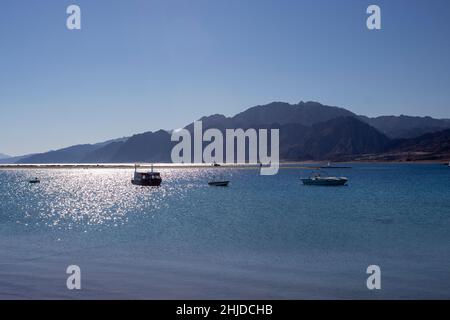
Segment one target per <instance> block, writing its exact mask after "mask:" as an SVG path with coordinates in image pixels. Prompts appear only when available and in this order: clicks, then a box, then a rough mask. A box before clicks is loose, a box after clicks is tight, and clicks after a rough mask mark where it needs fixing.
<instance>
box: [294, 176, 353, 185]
mask: <svg viewBox="0 0 450 320" xmlns="http://www.w3.org/2000/svg"><path fill="white" fill-rule="evenodd" d="M301 180H302V182H303V184H304V185H308V186H344V185H346V184H347V182H348V178H346V177H331V176H324V175H321V174H314V175H312V176H311V177H309V178H302V179H301Z"/></svg>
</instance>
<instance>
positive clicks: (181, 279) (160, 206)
mask: <svg viewBox="0 0 450 320" xmlns="http://www.w3.org/2000/svg"><path fill="white" fill-rule="evenodd" d="M160 171H161V176H162V178H163V183H162V185H161V187H159V188H148V187H139V186H133V185H132V184H131V182H130V179H131V177H132V174H133V171H132V170H127V169H41V170H31V169H30V170H25V169H23V170H3V171H0V298H3V299H23V298H27V299H28V298H31V299H37V298H45V299H46V298H58V299H60V298H62V299H101V298H129V299H135V298H150V299H197V298H198V299H227V298H228V299H304V298H319V299H334V298H339V299H340V298H343V299H353V298H359V299H380V298H400V299H411V298H447V299H448V298H450V168H448V167H446V166H443V165H438V164H356V165H353V167H352V168H351V169H329V170H328V173H329V174H332V175H338V176H346V177H348V178H349V184H348V186H344V187H319V186H304V185H302V183H301V180H300V178H301V177H307V176H309V174H310V172H311V170H304V169H302V168H299V167H297V166H292V167H289V168H282V169H280V171H279V173H278V174H277V175H275V176H261V175H259V172H258V170H255V169H225V168H210V169H206V168H199V169H175V168H174V169H161V170H160ZM217 174H220V175H221V176H222V177H225V178H227V179H229V180H230V181H231V183H230V186H229V187H225V188H224V187H211V186H208V184H207V182H208V181H209V180H210V179H211V178H212V176H213V175H217ZM34 177H39V178H40V179H41V183H40V184H30V183H28V180H29V179H31V178H34ZM69 265H77V266H79V267H80V269H81V285H82V288H81V290H68V289H67V287H66V279H67V277H68V276H69V275H68V274H66V268H67V267H68V266H69ZM369 265H378V266H379V267H380V269H381V290H369V289H368V288H367V285H366V280H367V277H369V275H368V274H367V273H366V269H367V267H368V266H369Z"/></svg>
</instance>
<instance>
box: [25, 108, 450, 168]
mask: <svg viewBox="0 0 450 320" xmlns="http://www.w3.org/2000/svg"><path fill="white" fill-rule="evenodd" d="M200 120H201V121H202V124H203V129H204V130H206V129H208V128H217V129H219V130H221V131H224V130H225V129H228V128H243V129H246V128H255V129H260V128H269V127H270V128H275V127H277V128H279V129H280V157H281V158H282V159H291V160H300V159H301V160H313V159H314V160H321V159H332V160H336V159H341V158H342V159H344V158H347V159H348V158H352V157H355V156H356V155H361V154H371V153H372V154H376V153H378V154H379V153H383V152H388V151H391V152H392V150H393V149H392V148H393V147H394V146H397V147H399V148H400V145H401V143H405V142H400V141H403V140H404V139H413V138H418V137H421V136H422V135H423V134H422V133H424V134H427V133H430V132H436V131H439V130H440V129H446V128H450V121H447V120H448V119H434V118H431V117H411V116H405V115H401V116H399V117H396V116H380V117H376V118H369V117H365V116H361V115H356V114H355V113H353V112H351V111H349V110H347V109H344V108H340V107H335V106H327V105H323V104H321V103H319V102H314V101H307V102H303V101H300V102H299V103H298V104H289V103H286V102H272V103H269V104H266V105H258V106H254V107H251V108H248V109H246V110H244V111H242V112H240V113H237V114H236V115H234V116H231V117H226V116H224V115H222V114H213V115H210V116H204V117H202V118H200ZM185 128H186V129H188V130H189V131H191V132H192V130H193V123H190V124H188V125H186V126H185ZM413 132H416V133H417V135H416V136H413V137H409V135H411V134H412V133H413ZM286 133H288V134H286ZM397 135H398V136H397ZM402 135H405V136H406V138H404V137H402ZM441 138H443V139H444V138H445V136H443V137H442V136H441ZM402 139H403V140H402ZM416 143H417V145H421V144H420V143H419V142H418V140H416ZM174 145H175V142H172V141H171V140H170V132H168V131H165V130H157V131H155V132H151V131H148V132H143V133H139V134H135V135H133V136H131V137H127V138H120V139H114V140H109V141H106V142H103V143H98V144H84V145H76V146H71V147H68V148H63V149H59V150H54V151H49V152H46V153H41V154H37V155H32V156H31V157H25V158H22V159H20V160H19V161H18V163H22V164H23V163H72V162H73V163H98V162H106V163H113V162H118V163H120V162H137V161H138V162H141V161H146V162H170V161H171V159H170V151H171V149H172V147H173V146H174ZM435 151H436V150H435ZM308 157H309V159H308Z"/></svg>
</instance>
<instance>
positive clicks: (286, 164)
mask: <svg viewBox="0 0 450 320" xmlns="http://www.w3.org/2000/svg"><path fill="white" fill-rule="evenodd" d="M327 163H328V162H326V161H316V160H314V161H313V160H311V161H281V162H280V169H295V168H304V169H320V168H322V167H324V166H326V165H327ZM365 163H366V164H371V163H372V164H383V163H386V164H442V165H447V164H448V162H445V161H442V160H417V161H415V160H414V161H398V160H396V161H387V160H361V161H358V160H353V161H345V162H333V164H334V165H336V166H337V167H339V166H341V165H345V164H365ZM152 165H153V168H154V169H192V168H198V169H213V168H214V169H259V168H260V165H258V164H249V163H237V164H235V163H231V164H227V163H224V164H220V166H219V167H213V166H212V165H211V164H209V163H192V164H179V163H155V164H151V163H140V164H139V165H138V168H140V169H150V168H151V167H152ZM134 167H135V164H134V163H99V164H93V163H92V164H77V163H74V164H67V163H61V164H58V163H51V164H0V170H7V169H134ZM335 168H336V167H335Z"/></svg>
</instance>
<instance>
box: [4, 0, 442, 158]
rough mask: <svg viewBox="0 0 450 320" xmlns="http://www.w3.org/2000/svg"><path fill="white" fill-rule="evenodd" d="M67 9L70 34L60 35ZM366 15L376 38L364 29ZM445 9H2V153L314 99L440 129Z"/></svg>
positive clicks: (277, 3)
mask: <svg viewBox="0 0 450 320" xmlns="http://www.w3.org/2000/svg"><path fill="white" fill-rule="evenodd" d="M70 4H77V5H79V6H80V7H81V12H82V29H81V30H76V31H69V30H68V29H67V28H66V19H67V16H68V15H67V14H66V8H67V6H68V5H70ZM370 4H378V5H379V6H380V7H381V10H382V11H381V13H382V30H380V31H369V30H368V29H367V27H366V19H367V17H368V15H367V14H366V9H367V7H368V5H370ZM449 35H450V1H448V0H434V1H425V0H417V1H414V0H411V1H408V0H395V1H392V0H391V1H376V0H372V1H365V0H341V1H334V0H321V1H320V0H319V1H318V0H291V1H289V0H270V1H269V0H226V1H225V0H190V1H189V0H184V1H181V0H178V1H175V0H164V1H163V0H158V1H152V0H95V1H92V0H71V1H65V0H53V1H51V0H40V1H30V0H28V1H25V0H2V1H1V4H0V115H1V117H0V136H1V137H2V139H1V140H0V152H2V153H7V154H11V155H20V154H26V153H33V152H43V151H47V150H49V149H57V148H61V147H65V146H69V145H74V144H79V143H94V142H99V141H103V140H107V139H110V138H117V137H122V136H128V135H131V134H134V133H140V132H144V131H149V130H157V129H160V128H163V129H170V128H178V127H182V126H184V125H186V124H187V123H189V122H191V121H192V120H195V119H198V118H200V117H201V116H203V115H210V114H214V113H222V114H225V115H234V114H236V113H238V112H241V111H243V110H244V109H246V108H248V107H251V106H254V105H259V104H266V103H269V102H272V101H286V102H290V103H297V102H299V101H301V100H303V101H308V100H314V101H319V102H321V103H324V104H328V105H336V106H341V107H345V108H347V109H349V110H351V111H353V112H355V113H358V114H364V115H369V116H377V115H385V114H394V115H399V114H408V115H430V116H433V117H438V118H450V105H449V101H450V61H449V57H450V40H449V39H450V36H449Z"/></svg>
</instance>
